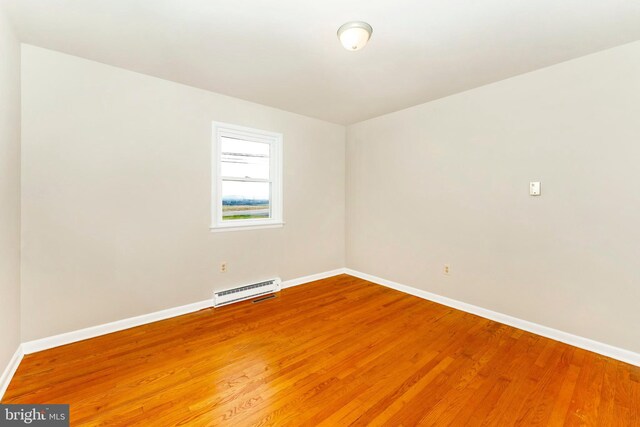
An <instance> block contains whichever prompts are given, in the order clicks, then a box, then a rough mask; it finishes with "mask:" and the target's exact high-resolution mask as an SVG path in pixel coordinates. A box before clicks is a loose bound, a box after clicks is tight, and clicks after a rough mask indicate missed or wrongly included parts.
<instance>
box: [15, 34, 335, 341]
mask: <svg viewBox="0 0 640 427" xmlns="http://www.w3.org/2000/svg"><path fill="white" fill-rule="evenodd" d="M22 61H23V67H22V78H23V93H22V95H23V103H22V114H23V117H22V123H23V128H22V130H23V134H22V144H23V152H22V155H23V169H22V190H23V193H22V232H23V253H22V255H23V258H22V326H23V335H22V338H23V340H24V341H28V340H32V339H37V338H41V337H45V336H49V335H53V334H57V333H62V332H68V331H72V330H75V329H79V328H83V327H88V326H92V325H96V324H100V323H104V322H109V321H115V320H120V319H123V318H127V317H130V316H135V315H140V314H144V313H148V312H153V311H156V310H160V309H165V308H169V307H175V306H179V305H182V304H187V303H192V302H196V301H201V300H204V299H207V298H211V297H212V292H213V291H214V290H215V289H222V288H225V287H229V286H234V285H240V284H245V283H249V282H252V281H255V280H259V279H265V278H270V277H273V276H280V277H282V278H283V279H284V280H286V279H292V278H296V277H301V276H305V275H309V274H314V273H319V272H323V271H327V270H332V269H336V268H340V267H343V266H344V263H345V250H344V244H345V237H344V217H345V214H344V209H345V192H344V186H345V128H344V127H343V126H338V125H334V124H329V123H326V122H322V121H319V120H315V119H310V118H306V117H303V116H300V115H296V114H291V113H287V112H283V111H280V110H276V109H273V108H268V107H265V106H261V105H257V104H253V103H249V102H245V101H241V100H238V99H234V98H229V97H226V96H222V95H217V94H213V93H210V92H206V91H203V90H198V89H194V88H191V87H188V86H184V85H180V84H176V83H172V82H168V81H164V80H160V79H157V78H152V77H149V76H145V75H142V74H137V73H134V72H130V71H125V70H122V69H118V68H114V67H110V66H106V65H103V64H99V63H96V62H91V61H88V60H84V59H80V58H77V57H73V56H68V55H64V54H60V53H57V52H53V51H49V50H45V49H41V48H37V47H33V46H28V45H23V52H22ZM212 121H222V122H228V123H234V124H238V125H243V126H249V127H254V128H258V129H264V130H269V131H275V132H282V133H283V134H284V219H285V222H286V225H285V226H284V228H281V229H268V230H256V231H236V232H224V233H211V232H210V231H209V224H210V180H211V171H210V144H211V122H212ZM221 261H226V262H227V263H228V269H229V271H228V272H227V273H224V274H223V273H219V272H218V268H219V263H220V262H221Z"/></svg>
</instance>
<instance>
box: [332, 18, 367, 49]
mask: <svg viewBox="0 0 640 427" xmlns="http://www.w3.org/2000/svg"><path fill="white" fill-rule="evenodd" d="M371 33H373V28H371V25H369V24H367V23H366V22H361V21H351V22H347V23H346V24H344V25H343V26H342V27H340V28H338V38H339V39H340V43H342V46H344V48H345V49H347V50H360V49H362V48H363V47H365V46H366V44H367V42H368V41H369V39H370V38H371Z"/></svg>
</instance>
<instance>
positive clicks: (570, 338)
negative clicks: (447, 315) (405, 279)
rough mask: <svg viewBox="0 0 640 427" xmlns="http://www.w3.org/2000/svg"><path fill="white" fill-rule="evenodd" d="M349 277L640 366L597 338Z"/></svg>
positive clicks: (631, 354)
mask: <svg viewBox="0 0 640 427" xmlns="http://www.w3.org/2000/svg"><path fill="white" fill-rule="evenodd" d="M344 272H345V273H346V274H349V275H351V276H355V277H359V278H360V279H364V280H367V281H369V282H373V283H376V284H378V285H382V286H386V287H388V288H392V289H395V290H397V291H400V292H404V293H406V294H410V295H414V296H417V297H419V298H423V299H426V300H429V301H433V302H437V303H438V304H442V305H446V306H448V307H452V308H455V309H458V310H461V311H465V312H467V313H471V314H475V315H477V316H480V317H484V318H486V319H490V320H494V321H496V322H499V323H503V324H505V325H509V326H513V327H514V328H518V329H522V330H525V331H528V332H532V333H534V334H537V335H541V336H543V337H546V338H551V339H553V340H556V341H560V342H563V343H565V344H569V345H572V346H574V347H579V348H582V349H585V350H589V351H592V352H594V353H598V354H601V355H603V356H608V357H611V358H612V359H616V360H620V361H622V362H626V363H629V364H631V365H635V366H640V354H638V353H634V352H633V351H630V350H625V349H622V348H618V347H614V346H612V345H609V344H604V343H601V342H598V341H594V340H591V339H589V338H584V337H581V336H578V335H573V334H570V333H568V332H563V331H559V330H557V329H553V328H550V327H548V326H543V325H539V324H537V323H533V322H529V321H527V320H522V319H518V318H517V317H513V316H509V315H507V314H503V313H498V312H496V311H492V310H488V309H486V308H482V307H478V306H475V305H472V304H467V303H466V302H462V301H458V300H454V299H451V298H447V297H443V296H441V295H437V294H433V293H431V292H427V291H423V290H421V289H416V288H414V287H411V286H407V285H402V284H400V283H396V282H393V281H391V280H386V279H382V278H380V277H376V276H372V275H370V274H366V273H361V272H359V271H355V270H351V269H349V268H346V269H345V271H344Z"/></svg>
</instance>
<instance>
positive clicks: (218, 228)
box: [209, 222, 284, 233]
mask: <svg viewBox="0 0 640 427" xmlns="http://www.w3.org/2000/svg"><path fill="white" fill-rule="evenodd" d="M283 226H284V222H275V223H274V222H272V223H269V224H247V225H223V226H213V225H212V226H211V227H209V230H211V232H212V233H220V232H223V231H243V230H261V229H266V228H282V227H283Z"/></svg>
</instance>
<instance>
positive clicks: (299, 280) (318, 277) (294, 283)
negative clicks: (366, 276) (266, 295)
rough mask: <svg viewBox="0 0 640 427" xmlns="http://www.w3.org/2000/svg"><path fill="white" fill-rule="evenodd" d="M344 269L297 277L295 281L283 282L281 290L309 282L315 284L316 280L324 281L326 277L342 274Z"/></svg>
mask: <svg viewBox="0 0 640 427" xmlns="http://www.w3.org/2000/svg"><path fill="white" fill-rule="evenodd" d="M345 272H346V269H345V268H338V269H335V270H330V271H325V272H324V273H318V274H312V275H310V276H304V277H298V278H297V279H291V280H285V281H283V282H282V289H286V288H292V287H294V286H298V285H303V284H305V283H309V282H315V281H316V280H322V279H326V278H328V277H333V276H337V275H339V274H344V273H345Z"/></svg>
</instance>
